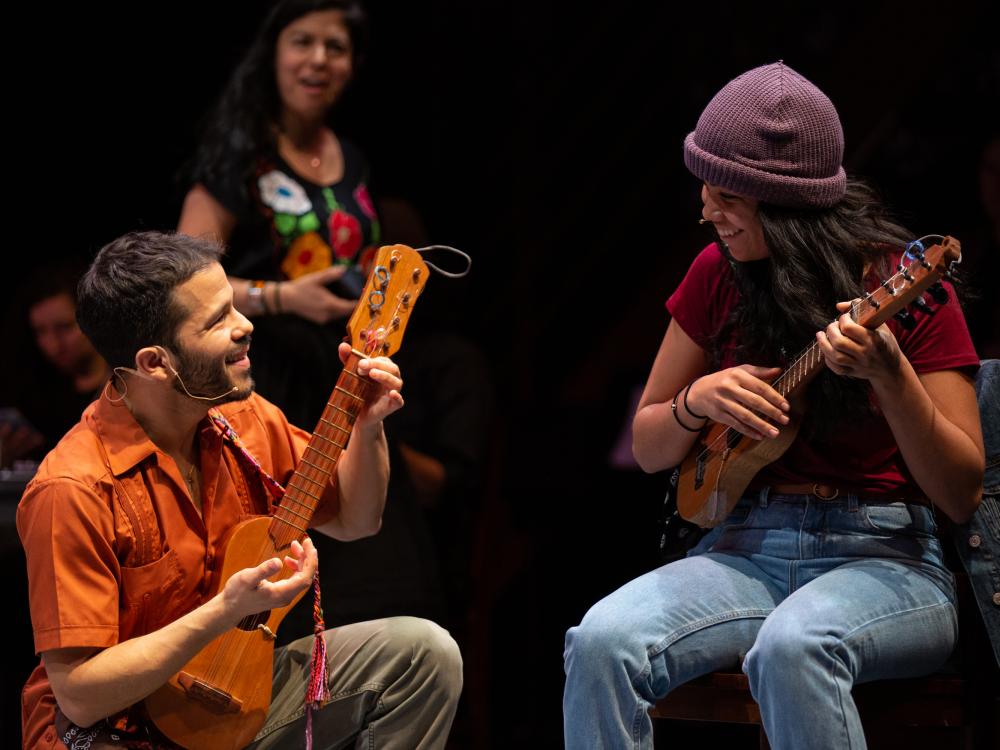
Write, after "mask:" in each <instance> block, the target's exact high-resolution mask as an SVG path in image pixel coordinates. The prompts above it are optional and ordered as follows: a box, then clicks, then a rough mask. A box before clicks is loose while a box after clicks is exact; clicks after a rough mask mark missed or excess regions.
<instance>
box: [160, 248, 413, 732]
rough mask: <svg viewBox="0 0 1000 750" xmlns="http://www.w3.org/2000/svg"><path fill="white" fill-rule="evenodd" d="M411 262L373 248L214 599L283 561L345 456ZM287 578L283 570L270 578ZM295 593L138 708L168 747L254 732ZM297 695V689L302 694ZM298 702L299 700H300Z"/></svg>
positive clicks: (227, 549)
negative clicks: (273, 480) (265, 565)
mask: <svg viewBox="0 0 1000 750" xmlns="http://www.w3.org/2000/svg"><path fill="white" fill-rule="evenodd" d="M427 276H428V269H427V266H426V264H425V263H424V261H423V260H422V259H421V257H420V254H419V253H417V251H416V250H413V249H412V248H409V247H407V246H405V245H392V246H388V247H383V248H381V249H380V250H379V251H378V254H377V255H376V257H375V261H374V265H373V269H372V272H371V275H370V276H369V278H368V282H367V284H366V285H365V288H364V291H363V292H362V294H361V298H360V300H359V302H358V305H357V307H356V308H355V310H354V314H353V315H352V316H351V319H350V321H349V322H348V324H347V331H348V336H349V339H350V344H351V347H352V349H353V351H352V353H351V356H350V358H349V359H348V360H347V362H346V364H345V365H344V370H343V372H342V373H341V375H340V378H339V379H338V381H337V385H336V387H335V388H334V389H333V393H332V394H331V395H330V399H329V402H328V403H327V406H326V409H324V411H323V416H322V417H320V420H319V423H318V424H317V425H316V430H315V432H314V433H313V435H312V438H311V439H310V440H309V444H308V445H307V446H306V448H305V451H304V452H303V456H302V459H301V461H300V462H299V465H298V467H297V468H296V470H295V473H294V475H293V476H292V478H291V479H290V480H289V481H288V484H287V486H286V492H285V495H284V497H283V498H282V500H281V502H280V504H279V505H278V507H277V508H276V509H275V510H274V513H273V514H272V515H270V516H260V517H257V518H252V519H250V520H248V521H244V522H242V523H240V524H238V525H237V526H235V527H233V529H232V531H230V533H229V534H228V535H227V538H226V542H225V546H224V554H223V556H222V559H221V564H220V565H219V566H218V569H217V571H216V575H215V578H214V579H213V589H212V592H213V594H212V595H214V594H215V593H218V592H219V591H221V590H222V588H223V587H224V586H225V584H226V581H228V580H229V578H230V577H232V575H233V574H234V573H237V572H239V571H240V570H243V569H245V568H252V567H256V566H257V565H259V564H260V563H262V562H263V561H265V560H268V559H270V558H273V557H277V558H279V559H280V558H284V557H285V556H286V555H288V554H290V548H291V544H292V541H293V540H299V541H301V540H302V539H304V538H305V535H306V529H307V528H308V527H309V522H310V519H311V518H312V516H313V513H314V512H315V510H316V507H317V505H318V504H319V501H320V497H321V495H322V493H323V491H324V490H325V489H326V488H327V487H328V486H329V484H330V480H331V477H332V476H333V474H334V472H335V471H336V467H337V461H338V459H339V458H340V455H341V453H342V452H343V450H344V449H345V448H346V447H347V441H348V439H349V438H350V436H351V430H352V428H353V426H354V421H355V420H356V419H357V416H358V414H359V413H360V411H361V409H362V408H363V407H364V406H365V404H366V402H367V400H368V399H369V398H370V397H372V396H373V395H374V394H375V393H376V392H377V391H378V385H377V384H376V383H375V382H374V381H372V380H369V379H368V378H367V377H362V376H361V375H359V374H358V372H357V367H358V362H359V361H360V360H361V359H362V358H365V357H377V356H389V355H391V354H393V353H394V352H396V351H397V350H398V349H399V345H400V342H401V341H402V338H403V332H404V330H405V329H406V324H407V321H408V320H409V316H410V312H411V311H412V309H413V304H414V302H415V301H416V299H417V297H418V296H419V294H420V292H421V291H422V290H423V287H424V284H425V283H426V281H427ZM291 574H292V571H291V570H290V569H289V568H288V567H287V566H282V569H281V570H280V571H279V572H278V573H276V574H275V575H274V576H272V577H271V579H270V580H272V581H277V580H281V579H283V578H287V577H289V576H290V575H291ZM304 594H305V591H302V592H301V593H300V594H299V595H298V596H296V597H295V600H294V601H292V602H291V603H290V604H288V605H287V606H285V607H282V608H281V609H274V610H269V611H267V612H260V613H258V614H256V615H251V616H249V617H246V618H244V619H243V620H241V621H240V623H239V624H238V626H237V627H236V628H233V629H232V630H230V631H228V632H227V633H225V634H223V635H221V636H219V637H218V638H216V639H215V640H214V641H212V643H210V644H209V645H208V646H206V647H205V648H204V649H203V650H202V651H200V652H199V653H198V654H197V656H195V657H194V658H193V659H192V660H191V661H190V662H188V663H187V665H185V667H184V669H182V670H181V671H180V672H178V673H177V674H175V675H174V676H173V677H171V678H170V680H169V681H168V682H167V684H166V685H164V686H163V687H161V688H160V689H158V690H157V691H156V692H154V693H153V694H152V695H150V696H149V697H148V698H146V700H145V707H146V712H147V714H148V715H149V717H150V719H151V720H152V721H153V723H154V724H155V725H156V727H157V728H158V729H159V730H160V731H161V732H162V733H163V734H164V735H166V737H167V738H169V739H170V740H171V741H173V742H175V743H176V744H178V745H180V746H181V747H184V748H188V750H239V748H243V747H246V746H247V745H248V744H250V742H251V741H252V740H253V738H254V737H255V736H256V735H257V732H259V731H260V728H261V727H262V726H263V725H264V720H265V718H266V717H267V712H268V708H269V707H270V704H271V681H272V677H273V674H272V668H273V665H272V659H273V656H274V639H275V635H274V634H275V632H276V631H277V629H278V625H279V624H280V622H281V621H282V620H283V619H284V617H285V615H286V614H287V613H288V611H289V610H290V609H291V608H292V607H293V606H294V605H295V603H296V602H298V600H299V599H301V598H302V596H303V595H304ZM304 690H305V686H303V691H304ZM304 694H305V693H304V692H303V695H304Z"/></svg>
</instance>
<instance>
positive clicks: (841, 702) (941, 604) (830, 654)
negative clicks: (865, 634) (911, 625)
mask: <svg viewBox="0 0 1000 750" xmlns="http://www.w3.org/2000/svg"><path fill="white" fill-rule="evenodd" d="M937 607H951V608H952V611H954V605H952V604H951V602H936V603H934V604H925V605H922V606H920V607H912V608H910V609H904V610H900V611H898V612H893V613H890V614H885V615H879V616H878V617H874V618H872V619H871V620H868V621H866V622H864V623H862V624H860V625H858V626H857V627H855V628H852V629H851V630H849V631H847V632H846V633H844V635H843V637H842V638H839V639H838V640H839V641H840V643H841V644H842V645H844V646H845V647H846V645H847V641H848V640H849V639H850V638H851V637H852V636H853V635H855V634H856V633H858V632H859V631H861V630H863V629H864V628H867V627H869V626H871V625H873V624H875V623H877V622H880V621H882V620H887V619H889V618H893V617H899V616H900V615H906V614H910V613H912V612H921V611H924V610H928V609H934V608H937ZM953 619H954V618H953ZM824 650H826V649H824ZM826 653H827V657H828V659H829V676H830V679H831V681H832V682H833V684H834V685H835V686H836V685H837V684H838V681H837V677H836V675H835V674H834V672H835V667H836V664H837V660H836V657H835V656H834V654H833V650H832V649H831V650H829V651H827V652H826ZM848 692H850V691H848ZM843 696H844V691H843V690H837V704H838V705H839V706H840V719H841V725H842V728H843V730H844V735H845V737H846V738H847V743H848V747H847V750H852V748H853V744H852V743H851V733H850V732H849V731H848V730H847V711H846V710H845V708H844V698H843Z"/></svg>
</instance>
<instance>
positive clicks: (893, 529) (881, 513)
mask: <svg viewBox="0 0 1000 750" xmlns="http://www.w3.org/2000/svg"><path fill="white" fill-rule="evenodd" d="M858 510H859V512H860V513H861V518H862V520H863V521H864V523H865V525H866V526H867V527H868V528H869V529H871V530H872V531H880V532H882V533H886V534H900V535H904V536H934V534H935V532H936V531H937V524H936V523H935V521H934V514H933V513H932V512H931V510H930V508H925V507H924V506H922V505H907V504H906V503H884V504H877V503H871V504H869V503H861V504H860V505H859V506H858Z"/></svg>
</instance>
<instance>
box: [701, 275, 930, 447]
mask: <svg viewBox="0 0 1000 750" xmlns="http://www.w3.org/2000/svg"><path fill="white" fill-rule="evenodd" d="M919 263H920V261H919V260H916V261H913V262H912V263H910V264H909V265H907V266H906V268H905V269H904V268H900V269H899V270H898V271H896V273H894V274H893V275H892V276H890V277H889V278H888V279H887V280H885V281H883V282H882V284H881V285H879V287H878V288H876V289H874V290H873V291H872V292H869V293H868V294H866V295H865V296H864V297H862V298H861V299H860V300H859V301H858V302H857V303H853V302H852V306H851V313H852V314H854V315H855V319H857V318H856V315H857V312H858V311H859V310H860V309H861V305H862V304H868V305H869V306H870V303H869V302H868V300H869V299H870V298H871V296H872V295H873V294H877V293H878V292H879V291H880V290H883V289H884V285H885V284H889V285H890V286H892V282H893V281H895V280H896V278H897V277H903V278H904V279H905V276H904V271H905V272H909V271H910V270H912V268H913V266H914V265H915V264H919ZM900 265H902V264H900ZM885 293H886V294H888V292H885ZM817 348H819V344H818V343H817V342H815V341H813V342H812V343H811V344H809V345H808V346H806V347H805V348H804V349H803V350H802V351H801V352H799V354H797V355H796V357H795V360H794V361H793V362H792V364H791V365H789V366H788V368H787V369H786V370H785V372H783V373H782V374H781V375H780V376H779V377H778V379H777V380H775V381H774V383H772V384H771V387H772V388H774V387H775V386H779V387H780V386H781V385H782V381H783V380H785V378H786V377H788V375H789V373H790V372H791V370H792V369H793V368H794V367H796V366H797V365H798V364H799V362H800V361H801V360H802V358H803V357H805V356H807V355H808V354H809V352H810V351H812V350H813V349H817ZM825 361H826V360H825V359H820V360H819V361H818V362H817V365H819V364H820V363H825ZM775 390H777V388H776V389H775ZM733 433H739V431H738V430H737V429H735V428H734V427H730V426H726V428H725V429H724V430H723V431H722V432H721V433H720V434H719V435H718V436H716V438H715V439H714V440H713V441H712V442H711V443H709V444H707V445H706V446H705V447H704V448H703V449H702V450H701V452H700V453H699V454H698V455H697V457H696V459H695V460H696V461H703V460H704V459H705V457H706V456H708V455H709V454H710V453H712V452H714V451H717V450H718V448H719V445H720V443H723V442H726V443H728V442H729V439H730V437H731V436H732V434H733ZM739 434H740V438H741V439H742V438H743V437H745V436H744V435H743V433H739Z"/></svg>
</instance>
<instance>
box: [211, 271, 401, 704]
mask: <svg viewBox="0 0 1000 750" xmlns="http://www.w3.org/2000/svg"><path fill="white" fill-rule="evenodd" d="M409 288H410V285H409V284H407V285H406V286H405V287H404V291H403V292H400V293H397V295H396V297H395V306H394V307H393V308H392V313H391V315H390V316H389V324H390V325H391V322H392V320H394V319H395V318H396V317H397V315H398V314H399V313H400V310H401V308H402V305H403V301H402V300H403V295H404V294H405V293H406V291H408V290H409ZM368 356H369V357H370V356H373V354H372V353H368ZM375 356H378V355H377V353H375ZM356 370H357V366H356V365H355V370H354V371H355V372H356ZM345 382H346V381H345ZM352 429H353V425H352ZM310 442H311V441H310ZM314 450H316V449H315V448H314ZM324 455H325V454H324ZM339 457H340V454H338V456H337V459H338V460H339ZM300 467H301V462H300ZM335 468H336V461H334V466H333V467H331V470H330V472H329V474H328V476H330V477H332V475H333V471H334V470H335ZM311 470H315V469H313V468H312V467H309V466H308V465H307V467H306V468H304V469H302V473H303V474H305V475H306V476H307V477H308V478H311V479H315V478H316V477H310V476H309V475H308V473H307V472H309V471H311ZM314 510H315V509H314ZM277 512H278V511H276V512H275V514H277ZM303 533H305V532H303ZM269 546H271V542H270V535H268V536H267V537H266V538H265V541H264V543H263V544H262V545H261V548H260V550H259V551H258V555H257V559H261V557H262V556H263V555H264V553H265V551H266V550H267V549H268V547H269ZM271 557H273V555H271ZM289 575H291V573H290V574H289ZM286 577H288V576H284V577H283V578H286ZM257 614H259V613H257ZM255 616H256V615H251V616H250V617H255ZM244 619H247V618H244ZM241 622H242V620H241ZM242 632H252V631H243V630H241V629H239V628H235V629H233V630H230V631H228V632H227V635H228V636H231V637H229V638H226V641H228V643H226V642H224V643H223V644H222V645H221V646H220V647H219V649H218V650H217V652H216V656H215V657H214V658H213V664H215V663H216V662H218V664H219V667H220V669H221V666H222V664H232V663H239V662H240V661H242V659H243V657H244V656H245V654H246V651H247V649H248V648H249V646H250V644H249V643H248V642H247V639H245V638H241V637H239V636H238V633H242ZM234 650H235V651H236V653H235V654H233V653H232V652H233V651H234ZM223 651H225V655H224V658H223V653H222V652H223ZM234 659H235V661H233V660H234ZM230 674H231V679H230V682H229V684H228V685H227V686H226V690H227V691H229V690H231V688H232V685H233V683H234V682H235V680H236V673H235V670H232V671H231V672H230Z"/></svg>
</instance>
